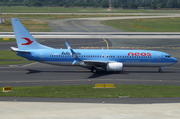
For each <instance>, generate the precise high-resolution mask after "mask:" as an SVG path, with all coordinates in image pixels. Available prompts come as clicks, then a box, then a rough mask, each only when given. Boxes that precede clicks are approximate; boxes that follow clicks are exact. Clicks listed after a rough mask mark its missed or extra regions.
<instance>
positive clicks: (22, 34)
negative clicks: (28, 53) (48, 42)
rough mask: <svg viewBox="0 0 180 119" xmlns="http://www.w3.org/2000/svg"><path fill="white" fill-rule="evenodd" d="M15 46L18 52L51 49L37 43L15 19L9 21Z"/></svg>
mask: <svg viewBox="0 0 180 119" xmlns="http://www.w3.org/2000/svg"><path fill="white" fill-rule="evenodd" d="M11 22H12V25H13V29H14V34H15V37H16V42H17V46H18V48H19V49H20V50H28V49H52V48H50V47H47V46H44V45H41V44H40V43H38V42H37V41H36V40H35V39H34V38H33V37H32V35H31V34H30V33H29V32H28V31H27V29H26V28H25V27H24V26H23V25H22V24H21V22H20V21H19V20H18V19H17V18H12V19H11Z"/></svg>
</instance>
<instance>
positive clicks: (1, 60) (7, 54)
mask: <svg viewBox="0 0 180 119" xmlns="http://www.w3.org/2000/svg"><path fill="white" fill-rule="evenodd" d="M11 60H12V61H11ZM13 60H15V61H13ZM32 62H34V61H27V60H26V59H25V58H23V57H19V56H17V55H16V53H15V52H13V51H0V65H9V64H23V63H32Z"/></svg>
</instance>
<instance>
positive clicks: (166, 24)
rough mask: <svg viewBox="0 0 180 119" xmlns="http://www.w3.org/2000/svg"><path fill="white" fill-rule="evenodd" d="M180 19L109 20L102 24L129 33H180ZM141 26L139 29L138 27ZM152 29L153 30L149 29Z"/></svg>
mask: <svg viewBox="0 0 180 119" xmlns="http://www.w3.org/2000/svg"><path fill="white" fill-rule="evenodd" d="M179 21H180V18H173V19H172V18H158V19H141V20H140V19H126V20H108V21H102V22H101V23H102V24H104V25H107V26H110V27H113V28H116V29H120V30H123V31H129V32H180V29H179V26H180V22H179ZM137 26H139V28H138V27H137ZM149 28H151V29H149Z"/></svg>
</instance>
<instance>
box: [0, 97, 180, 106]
mask: <svg viewBox="0 0 180 119" xmlns="http://www.w3.org/2000/svg"><path fill="white" fill-rule="evenodd" d="M0 101H11V102H12V101H16V102H66V103H111V104H155V103H179V102H180V98H179V97H176V98H123V97H122V98H41V97H0Z"/></svg>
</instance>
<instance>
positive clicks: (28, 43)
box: [21, 37, 33, 45]
mask: <svg viewBox="0 0 180 119" xmlns="http://www.w3.org/2000/svg"><path fill="white" fill-rule="evenodd" d="M21 39H25V40H26V41H27V43H22V44H21V45H30V44H32V43H33V41H31V40H30V39H29V38H24V37H22V38H21Z"/></svg>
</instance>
